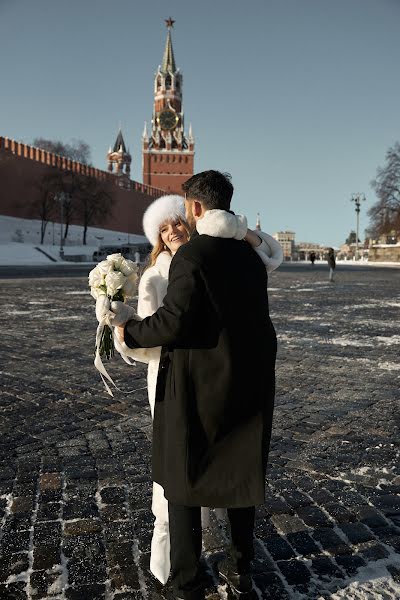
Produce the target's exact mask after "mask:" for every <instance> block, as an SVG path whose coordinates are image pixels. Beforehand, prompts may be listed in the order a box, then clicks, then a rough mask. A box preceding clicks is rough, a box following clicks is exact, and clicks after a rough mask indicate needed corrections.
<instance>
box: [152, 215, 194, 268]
mask: <svg viewBox="0 0 400 600" xmlns="http://www.w3.org/2000/svg"><path fill="white" fill-rule="evenodd" d="M172 221H173V222H174V223H180V225H182V227H183V228H184V230H185V231H186V234H187V237H188V240H189V239H190V232H189V227H188V224H187V223H186V221H185V220H184V219H182V218H181V217H177V218H176V219H168V220H167V221H164V223H162V224H161V225H164V224H165V223H171V222H172ZM160 227H161V226H160ZM161 252H169V253H170V254H171V251H170V249H169V248H168V247H167V246H166V245H165V244H164V242H163V241H162V239H161V233H160V232H159V233H158V239H157V243H156V244H155V246H154V247H153V250H152V251H151V254H150V257H149V264H148V265H147V267H146V268H147V269H148V268H149V267H152V266H153V265H154V264H155V262H156V260H157V258H158V257H159V256H160V254H161Z"/></svg>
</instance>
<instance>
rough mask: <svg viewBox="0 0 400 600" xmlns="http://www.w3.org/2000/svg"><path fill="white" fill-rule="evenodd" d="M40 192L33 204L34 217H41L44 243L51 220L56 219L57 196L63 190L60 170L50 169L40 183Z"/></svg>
mask: <svg viewBox="0 0 400 600" xmlns="http://www.w3.org/2000/svg"><path fill="white" fill-rule="evenodd" d="M38 187H39V194H38V196H37V198H36V200H35V201H34V203H33V204H32V213H33V215H34V217H36V218H39V219H40V221H41V223H40V243H41V244H43V240H44V236H45V234H46V228H47V224H48V222H49V221H51V220H52V219H54V217H55V215H56V211H57V204H56V196H57V194H58V193H59V192H61V191H62V190H63V182H62V174H61V173H60V172H59V171H53V170H52V171H48V172H46V173H45V174H44V175H43V176H42V177H41V179H40V181H39V183H38Z"/></svg>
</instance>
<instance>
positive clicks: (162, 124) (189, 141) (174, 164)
mask: <svg viewBox="0 0 400 600" xmlns="http://www.w3.org/2000/svg"><path fill="white" fill-rule="evenodd" d="M174 22H175V21H174V20H173V19H171V17H170V18H169V19H166V20H165V23H166V25H167V29H168V33H167V40H166V44H165V49H164V54H163V58H162V63H161V65H160V66H159V67H158V69H157V72H156V74H155V77H154V104H153V118H152V120H151V127H150V128H149V132H147V126H146V125H145V128H144V131H143V136H142V156H143V183H146V184H147V185H152V186H154V187H157V188H160V189H162V190H165V191H167V192H174V193H176V194H181V193H182V184H183V183H184V182H185V181H186V180H187V179H189V177H191V176H192V175H193V169H194V165H193V162H194V137H193V132H192V128H191V127H190V129H189V133H188V134H187V133H186V131H185V123H184V114H183V110H182V84H183V77H182V73H181V72H180V70H179V68H177V66H176V62H175V56H174V50H173V47H172V38H171V29H172V28H173V26H174Z"/></svg>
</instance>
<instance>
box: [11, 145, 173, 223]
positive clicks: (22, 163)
mask: <svg viewBox="0 0 400 600" xmlns="http://www.w3.org/2000/svg"><path fill="white" fill-rule="evenodd" d="M52 170H59V171H66V172H67V171H70V172H73V173H76V174H79V175H81V176H84V177H93V178H95V179H98V180H100V181H104V182H105V183H110V184H111V186H110V187H109V191H110V193H111V195H112V198H113V200H114V204H113V212H112V216H111V217H109V218H107V220H106V221H104V222H102V223H91V225H93V226H96V225H97V226H101V227H104V228H105V229H111V230H114V231H121V232H126V233H136V234H142V216H143V212H144V211H145V210H146V208H147V206H148V205H149V204H150V203H151V202H152V201H153V200H154V199H155V198H158V197H159V196H161V195H162V194H163V193H164V192H163V191H162V190H159V189H157V188H154V187H151V186H149V185H145V184H142V183H138V182H137V181H132V180H130V179H129V178H123V179H121V178H120V177H119V176H118V175H114V174H112V173H109V172H107V171H102V170H101V169H96V168H94V167H90V166H88V165H84V164H82V163H79V162H76V161H73V160H71V159H68V158H65V157H64V156H59V155H57V154H52V153H50V152H46V151H45V150H41V149H40V148H34V147H33V146H29V145H27V144H23V143H20V142H16V141H15V140H10V139H8V138H4V137H0V214H2V215H6V216H9V217H19V218H23V219H37V218H39V217H38V215H37V214H35V212H34V208H33V207H34V204H35V201H36V200H37V199H38V197H39V195H40V180H41V178H42V177H43V175H45V174H47V173H49V172H51V171H52ZM122 182H123V186H122V185H121V183H122ZM55 220H56V222H57V221H58V220H57V217H56V218H55ZM72 224H80V223H79V222H78V221H76V220H75V221H74V220H72Z"/></svg>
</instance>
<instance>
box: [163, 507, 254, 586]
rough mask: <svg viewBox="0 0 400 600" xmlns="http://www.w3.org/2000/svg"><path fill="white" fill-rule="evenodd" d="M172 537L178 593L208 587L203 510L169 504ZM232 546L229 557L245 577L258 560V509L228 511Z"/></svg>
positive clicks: (172, 564)
mask: <svg viewBox="0 0 400 600" xmlns="http://www.w3.org/2000/svg"><path fill="white" fill-rule="evenodd" d="M168 510H169V531H170V536H171V579H172V585H173V587H174V590H175V593H176V594H177V595H178V596H179V594H181V596H182V597H184V596H185V594H184V593H183V594H182V592H185V591H187V592H190V591H191V590H195V589H197V588H201V587H204V581H205V574H204V573H203V572H202V564H201V563H200V556H201V544H202V535H201V533H202V531H201V508H200V507H197V506H196V507H193V506H177V505H175V504H171V503H169V507H168ZM228 517H229V522H230V526H231V539H232V546H231V548H230V552H229V555H228V559H229V564H230V567H231V568H232V570H234V571H236V572H237V573H240V574H244V573H248V572H249V570H250V562H251V560H252V559H253V558H254V543H253V534H254V519H255V508H254V506H251V507H247V508H228Z"/></svg>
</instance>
